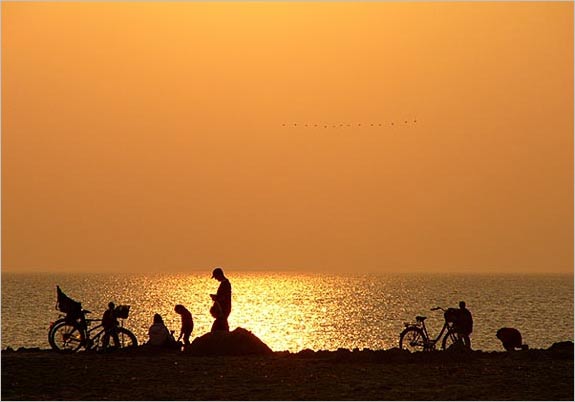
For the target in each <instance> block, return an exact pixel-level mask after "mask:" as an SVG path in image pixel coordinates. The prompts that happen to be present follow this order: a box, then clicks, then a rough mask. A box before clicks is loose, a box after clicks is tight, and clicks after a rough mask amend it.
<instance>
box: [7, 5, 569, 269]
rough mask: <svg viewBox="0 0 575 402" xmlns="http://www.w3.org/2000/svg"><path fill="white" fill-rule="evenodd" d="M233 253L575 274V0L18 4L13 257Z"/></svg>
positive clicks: (199, 257)
mask: <svg viewBox="0 0 575 402" xmlns="http://www.w3.org/2000/svg"><path fill="white" fill-rule="evenodd" d="M405 121H407V122H408V123H407V124H406V123H405ZM392 122H393V123H394V124H393V125H392V124H391V123H392ZM294 124H297V126H294ZM305 124H308V127H305ZM315 124H318V127H317V128H316V127H315ZM340 124H344V127H340V126H339V125H340ZM348 124H351V125H353V127H348V126H347V125H348ZM358 124H361V126H358ZM371 124H374V126H373V127H372V126H371ZM379 124H381V126H379ZM326 125H327V126H328V128H325V127H324V126H326ZM334 125H335V126H336V127H333V126H334ZM216 265H221V266H223V267H224V268H226V269H228V270H240V269H277V270H288V269H289V270H292V269H293V270H300V271H313V272H315V271H320V270H321V271H348V272H349V271H358V270H360V271H375V272H379V271H381V272H410V271H428V272H436V271H457V272H573V3H565V2H563V3H532V2H528V3H478V2H474V3H385V2H384V3H331V4H330V3H268V4H264V3H251V4H250V3H212V4H204V3H171V4H161V3H131V2H128V3H109V2H104V3H100V2H96V3H60V4H52V3H29V2H22V3H6V2H3V3H2V270H3V271H4V272H6V271H18V272H23V271H28V270H34V271H79V272H81V271H92V272H99V271H110V270H113V271H169V270H175V271H185V270H194V269H203V270H206V269H211V268H212V267H214V266H216Z"/></svg>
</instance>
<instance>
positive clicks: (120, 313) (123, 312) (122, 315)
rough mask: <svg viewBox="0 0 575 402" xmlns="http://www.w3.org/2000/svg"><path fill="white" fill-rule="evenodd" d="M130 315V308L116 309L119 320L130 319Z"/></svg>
mask: <svg viewBox="0 0 575 402" xmlns="http://www.w3.org/2000/svg"><path fill="white" fill-rule="evenodd" d="M129 313H130V306H125V305H124V306H117V307H116V308H115V309H114V314H115V315H116V317H118V318H128V314H129Z"/></svg>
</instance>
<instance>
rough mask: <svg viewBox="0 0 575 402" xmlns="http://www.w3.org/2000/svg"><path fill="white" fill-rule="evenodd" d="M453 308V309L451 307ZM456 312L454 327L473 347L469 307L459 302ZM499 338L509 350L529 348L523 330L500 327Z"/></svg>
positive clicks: (465, 341) (464, 342)
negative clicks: (522, 335) (522, 336)
mask: <svg viewBox="0 0 575 402" xmlns="http://www.w3.org/2000/svg"><path fill="white" fill-rule="evenodd" d="M450 310H451V309H450ZM453 310H454V311H455V312H456V314H455V315H456V317H455V321H454V324H453V328H454V330H455V332H457V335H458V337H459V339H461V341H462V343H463V345H464V346H465V347H467V348H468V349H471V339H470V337H469V336H470V335H471V333H472V332H473V317H472V315H471V312H470V311H469V310H468V309H467V307H466V305H465V302H464V301H460V302H459V309H453ZM496 337H497V339H499V340H500V341H501V343H502V344H503V347H504V348H505V350H507V351H508V352H511V351H514V350H515V349H521V350H527V349H529V346H528V345H526V344H524V343H523V340H522V339H521V332H519V330H517V329H515V328H500V329H499V330H498V331H497V334H496Z"/></svg>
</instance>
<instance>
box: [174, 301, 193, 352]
mask: <svg viewBox="0 0 575 402" xmlns="http://www.w3.org/2000/svg"><path fill="white" fill-rule="evenodd" d="M174 311H175V312H176V313H178V314H179V315H181V316H182V328H181V329H180V336H179V337H178V341H179V340H180V339H182V337H183V338H184V350H185V349H186V346H188V345H189V344H190V335H191V334H192V331H193V330H194V319H193V318H192V313H190V311H189V310H188V309H187V308H185V307H184V306H182V305H181V304H176V307H174Z"/></svg>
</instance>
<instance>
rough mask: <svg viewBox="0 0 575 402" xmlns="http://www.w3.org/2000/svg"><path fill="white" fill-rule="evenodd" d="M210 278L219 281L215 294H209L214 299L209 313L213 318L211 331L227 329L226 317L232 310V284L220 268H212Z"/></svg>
mask: <svg viewBox="0 0 575 402" xmlns="http://www.w3.org/2000/svg"><path fill="white" fill-rule="evenodd" d="M212 279H216V280H218V281H220V286H219V287H218V292H217V293H216V294H215V295H214V294H211V295H210V297H211V298H212V300H213V301H214V305H213V306H212V308H211V309H210V313H211V314H212V316H213V317H214V318H215V321H214V323H213V325H212V332H214V331H229V330H230V326H229V324H228V317H229V315H230V312H231V311H232V285H231V284H230V281H229V280H228V278H226V277H225V276H224V271H223V270H222V269H221V268H216V269H214V270H213V272H212Z"/></svg>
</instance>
